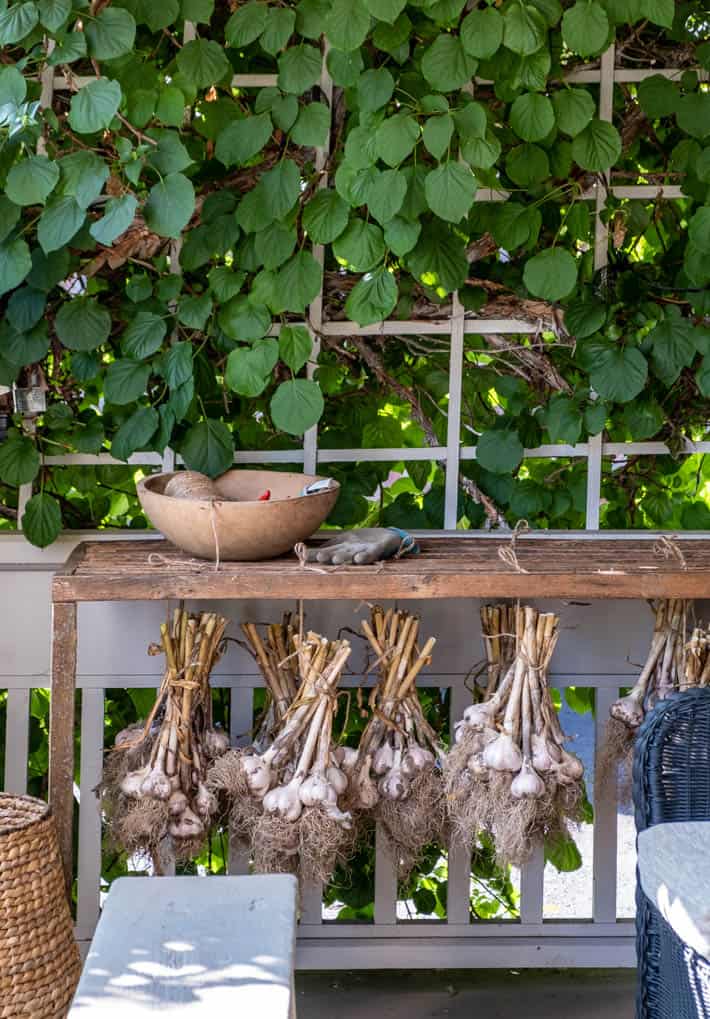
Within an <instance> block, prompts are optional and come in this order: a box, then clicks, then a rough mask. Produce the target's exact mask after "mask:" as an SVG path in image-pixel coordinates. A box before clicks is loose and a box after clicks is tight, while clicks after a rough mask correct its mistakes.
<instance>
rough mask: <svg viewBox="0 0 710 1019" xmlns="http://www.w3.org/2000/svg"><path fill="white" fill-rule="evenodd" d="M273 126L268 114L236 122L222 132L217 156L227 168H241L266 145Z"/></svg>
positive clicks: (216, 152) (218, 141)
mask: <svg viewBox="0 0 710 1019" xmlns="http://www.w3.org/2000/svg"><path fill="white" fill-rule="evenodd" d="M272 130H273V126H272V124H271V117H270V116H269V114H268V113H260V114H258V115H257V116H254V117H245V118H244V119H243V120H235V121H233V122H232V123H231V124H230V125H229V126H228V127H226V128H225V129H224V131H222V132H221V134H220V135H219V137H218V139H217V147H216V150H215V154H216V156H217V159H219V161H220V162H221V163H224V165H225V166H234V165H239V166H241V165H242V164H243V163H247V162H248V161H249V160H250V159H252V158H253V157H254V156H255V155H256V154H257V152H260V151H261V149H263V147H264V146H265V145H266V143H267V142H268V140H269V138H270V137H271V132H272Z"/></svg>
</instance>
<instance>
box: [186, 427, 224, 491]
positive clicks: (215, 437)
mask: <svg viewBox="0 0 710 1019" xmlns="http://www.w3.org/2000/svg"><path fill="white" fill-rule="evenodd" d="M180 452H181V454H182V457H183V459H184V461H185V465H186V466H187V467H188V468H189V469H190V470H191V471H201V472H202V473H203V474H207V475H208V476H209V477H210V478H216V477H218V476H219V475H220V474H224V472H225V471H227V470H229V468H230V467H231V466H232V463H233V461H234V439H233V437H232V433H231V432H230V430H229V429H228V428H227V426H226V425H225V424H224V422H223V421H218V420H217V419H216V418H206V419H205V420H204V421H199V422H198V423H197V424H196V425H193V426H192V428H190V430H189V431H188V433H187V435H186V436H185V439H184V441H183V443H182V445H181V447H180Z"/></svg>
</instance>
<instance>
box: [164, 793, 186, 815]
mask: <svg viewBox="0 0 710 1019" xmlns="http://www.w3.org/2000/svg"><path fill="white" fill-rule="evenodd" d="M187 805H188V804H187V796H186V795H185V793H184V792H182V790H180V789H176V790H175V792H172V793H171V794H170V799H169V800H168V813H169V814H170V816H171V817H179V816H180V814H182V813H184V811H185V810H186V809H187Z"/></svg>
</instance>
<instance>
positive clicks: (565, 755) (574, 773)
mask: <svg viewBox="0 0 710 1019" xmlns="http://www.w3.org/2000/svg"><path fill="white" fill-rule="evenodd" d="M560 770H561V771H563V772H564V773H565V775H567V776H568V778H571V779H573V780H574V781H575V782H578V781H579V780H580V779H581V777H582V775H584V765H583V764H582V762H581V761H580V759H579V758H578V757H577V755H576V754H571V753H569V751H567V750H563V751H562V763H561V765H560Z"/></svg>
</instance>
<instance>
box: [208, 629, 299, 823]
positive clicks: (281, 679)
mask: <svg viewBox="0 0 710 1019" xmlns="http://www.w3.org/2000/svg"><path fill="white" fill-rule="evenodd" d="M241 629H242V633H243V634H244V637H245V638H246V645H245V646H246V649H247V650H248V651H249V653H250V654H251V656H252V658H253V659H254V661H255V662H256V664H257V667H258V669H259V671H260V673H261V675H262V678H263V680H264V686H265V689H266V693H267V701H266V706H265V708H264V711H263V714H262V716H261V719H260V721H259V723H258V726H257V731H256V734H255V735H254V739H253V741H252V743H251V744H250V746H249V747H248V748H246V749H234V750H230V751H229V752H228V753H226V754H224V755H223V756H222V757H220V758H219V759H218V760H216V761H215V762H214V764H213V766H212V768H211V769H210V772H209V774H208V776H207V785H208V788H209V789H210V790H211V791H212V792H213V793H214V794H215V795H216V796H217V797H218V799H219V800H220V801H221V802H222V803H223V804H225V806H226V810H227V812H228V813H229V826H230V832H231V835H232V837H233V838H235V839H237V840H240V841H243V842H250V841H251V838H252V835H253V830H254V826H255V824H256V822H257V820H258V817H259V815H260V814H261V811H262V806H261V798H262V796H263V795H264V793H265V792H267V791H268V789H269V787H270V784H271V773H270V771H269V770H268V769H267V768H266V767H265V765H264V763H263V761H262V760H261V758H260V757H259V755H260V754H263V753H265V752H266V751H267V750H268V749H269V747H270V746H271V744H272V743H273V740H274V737H275V736H276V735H277V734H278V733H279V731H280V730H281V727H282V726H283V724H284V722H285V720H286V716H287V714H288V712H289V709H290V707H291V704H292V702H293V700H294V698H295V696H296V693H297V690H298V685H299V680H300V678H299V674H298V665H297V662H296V645H295V630H294V627H293V624H292V620H291V614H290V613H288V612H287V613H284V616H283V618H282V620H281V622H280V623H270V624H268V625H267V626H265V627H264V635H263V637H262V635H261V634H260V633H259V630H258V629H257V627H256V625H255V624H254V623H243V624H242V627H241Z"/></svg>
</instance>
